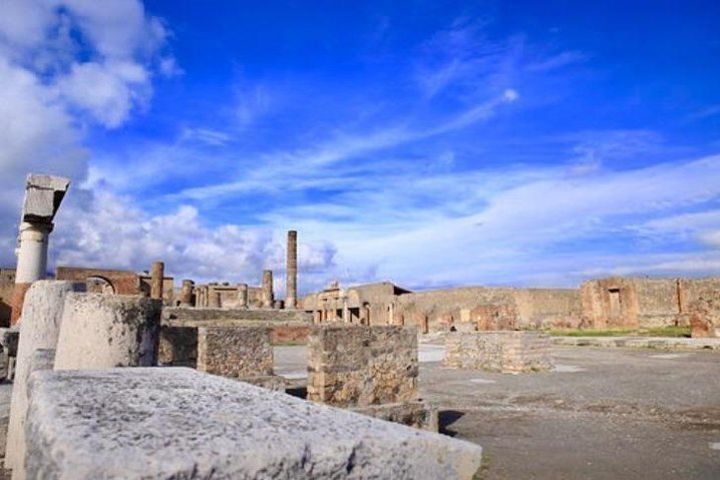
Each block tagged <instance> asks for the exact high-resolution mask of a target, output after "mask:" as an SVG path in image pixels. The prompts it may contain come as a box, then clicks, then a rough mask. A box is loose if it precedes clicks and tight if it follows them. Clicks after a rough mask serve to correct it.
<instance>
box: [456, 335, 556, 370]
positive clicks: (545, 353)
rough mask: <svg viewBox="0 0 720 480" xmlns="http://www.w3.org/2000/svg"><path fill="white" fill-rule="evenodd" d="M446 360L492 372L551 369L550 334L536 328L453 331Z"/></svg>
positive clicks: (463, 366)
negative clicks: (520, 330)
mask: <svg viewBox="0 0 720 480" xmlns="http://www.w3.org/2000/svg"><path fill="white" fill-rule="evenodd" d="M443 364H444V366H446V367H450V368H468V369H480V370H488V371H491V372H503V373H518V372H538V371H548V370H550V369H551V368H552V367H553V363H552V359H551V357H550V337H548V336H547V335H545V334H541V333H536V332H450V333H448V334H447V335H446V337H445V358H444V360H443Z"/></svg>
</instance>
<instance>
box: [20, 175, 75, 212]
mask: <svg viewBox="0 0 720 480" xmlns="http://www.w3.org/2000/svg"><path fill="white" fill-rule="evenodd" d="M69 186H70V180H68V179H67V178H62V177H53V176H50V175H38V174H34V173H31V174H30V175H28V177H27V181H26V185H25V189H26V190H25V201H24V203H23V209H22V221H24V222H30V223H36V222H40V223H50V222H52V220H53V217H55V213H56V212H57V209H58V207H60V202H61V201H62V199H63V197H64V196H65V193H66V192H67V189H68V187H69Z"/></svg>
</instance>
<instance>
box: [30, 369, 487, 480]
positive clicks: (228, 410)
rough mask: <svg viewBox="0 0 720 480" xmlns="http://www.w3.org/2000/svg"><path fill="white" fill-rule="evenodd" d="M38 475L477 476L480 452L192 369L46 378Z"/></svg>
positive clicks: (33, 385) (33, 466)
mask: <svg viewBox="0 0 720 480" xmlns="http://www.w3.org/2000/svg"><path fill="white" fill-rule="evenodd" d="M27 438H28V455H27V458H26V464H27V473H28V478H73V479H77V480H83V479H96V478H104V479H119V478H145V479H167V478H182V479H207V478H233V479H275V478H287V479H289V478H292V479H335V480H340V479H361V478H376V479H393V480H401V479H418V478H422V479H468V480H469V479H471V478H472V477H473V475H474V474H475V473H476V472H477V470H478V468H479V466H480V462H481V451H482V450H481V448H480V447H479V446H478V445H474V444H471V443H468V442H464V441H460V440H455V439H452V438H448V437H445V436H441V435H437V434H432V433H429V432H422V431H419V430H415V429H411V428H407V427H404V426H402V425H397V424H394V423H390V422H384V421H380V420H376V419H374V418H370V417H366V416H362V415H358V414H356V413H352V412H348V411H343V410H337V409H333V408H328V407H326V406H321V405H316V404H312V403H310V402H306V401H304V400H300V399H297V398H293V397H291V396H289V395H285V394H281V393H277V392H271V391H268V390H264V389H262V388H258V387H254V386H252V385H249V384H246V383H243V382H237V381H233V380H229V379H225V378H221V377H216V376H211V375H205V374H202V373H199V372H196V371H192V370H190V369H185V368H119V369H110V370H96V371H90V370H84V371H83V370H77V371H49V372H47V371H46V372H36V373H34V374H33V375H32V377H31V380H30V410H29V416H28V424H27Z"/></svg>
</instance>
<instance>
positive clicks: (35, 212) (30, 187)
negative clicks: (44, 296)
mask: <svg viewBox="0 0 720 480" xmlns="http://www.w3.org/2000/svg"><path fill="white" fill-rule="evenodd" d="M69 186H70V180H68V179H66V178H62V177H53V176H50V175H37V174H30V175H28V177H27V181H26V183H25V200H24V201H23V207H22V212H21V214H20V227H19V234H18V247H17V250H16V253H17V258H18V260H17V268H16V269H15V290H14V292H13V298H12V317H11V319H10V324H11V325H14V324H16V323H17V322H18V320H19V319H20V316H21V315H22V306H23V301H24V299H25V292H27V290H28V289H29V288H30V285H31V284H32V282H34V281H36V280H41V279H43V278H45V272H46V271H47V255H48V238H49V236H50V232H52V231H53V227H54V225H53V220H54V219H55V214H56V213H57V211H58V208H60V203H61V202H62V200H63V198H64V197H65V193H66V192H67V189H68V187H69Z"/></svg>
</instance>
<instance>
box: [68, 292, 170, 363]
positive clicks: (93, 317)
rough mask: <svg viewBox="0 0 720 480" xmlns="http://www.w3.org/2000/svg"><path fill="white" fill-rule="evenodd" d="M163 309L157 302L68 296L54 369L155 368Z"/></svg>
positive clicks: (160, 303)
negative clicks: (153, 366)
mask: <svg viewBox="0 0 720 480" xmlns="http://www.w3.org/2000/svg"><path fill="white" fill-rule="evenodd" d="M161 308H162V302H161V301H160V300H157V299H150V298H144V297H138V296H129V295H104V294H101V293H69V294H68V295H67V298H66V299H65V307H64V310H63V319H62V324H61V326H60V335H59V337H58V343H57V355H56V358H55V369H57V370H66V369H91V368H110V367H137V366H151V365H155V364H156V362H157V349H158V337H159V333H160V311H161Z"/></svg>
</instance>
